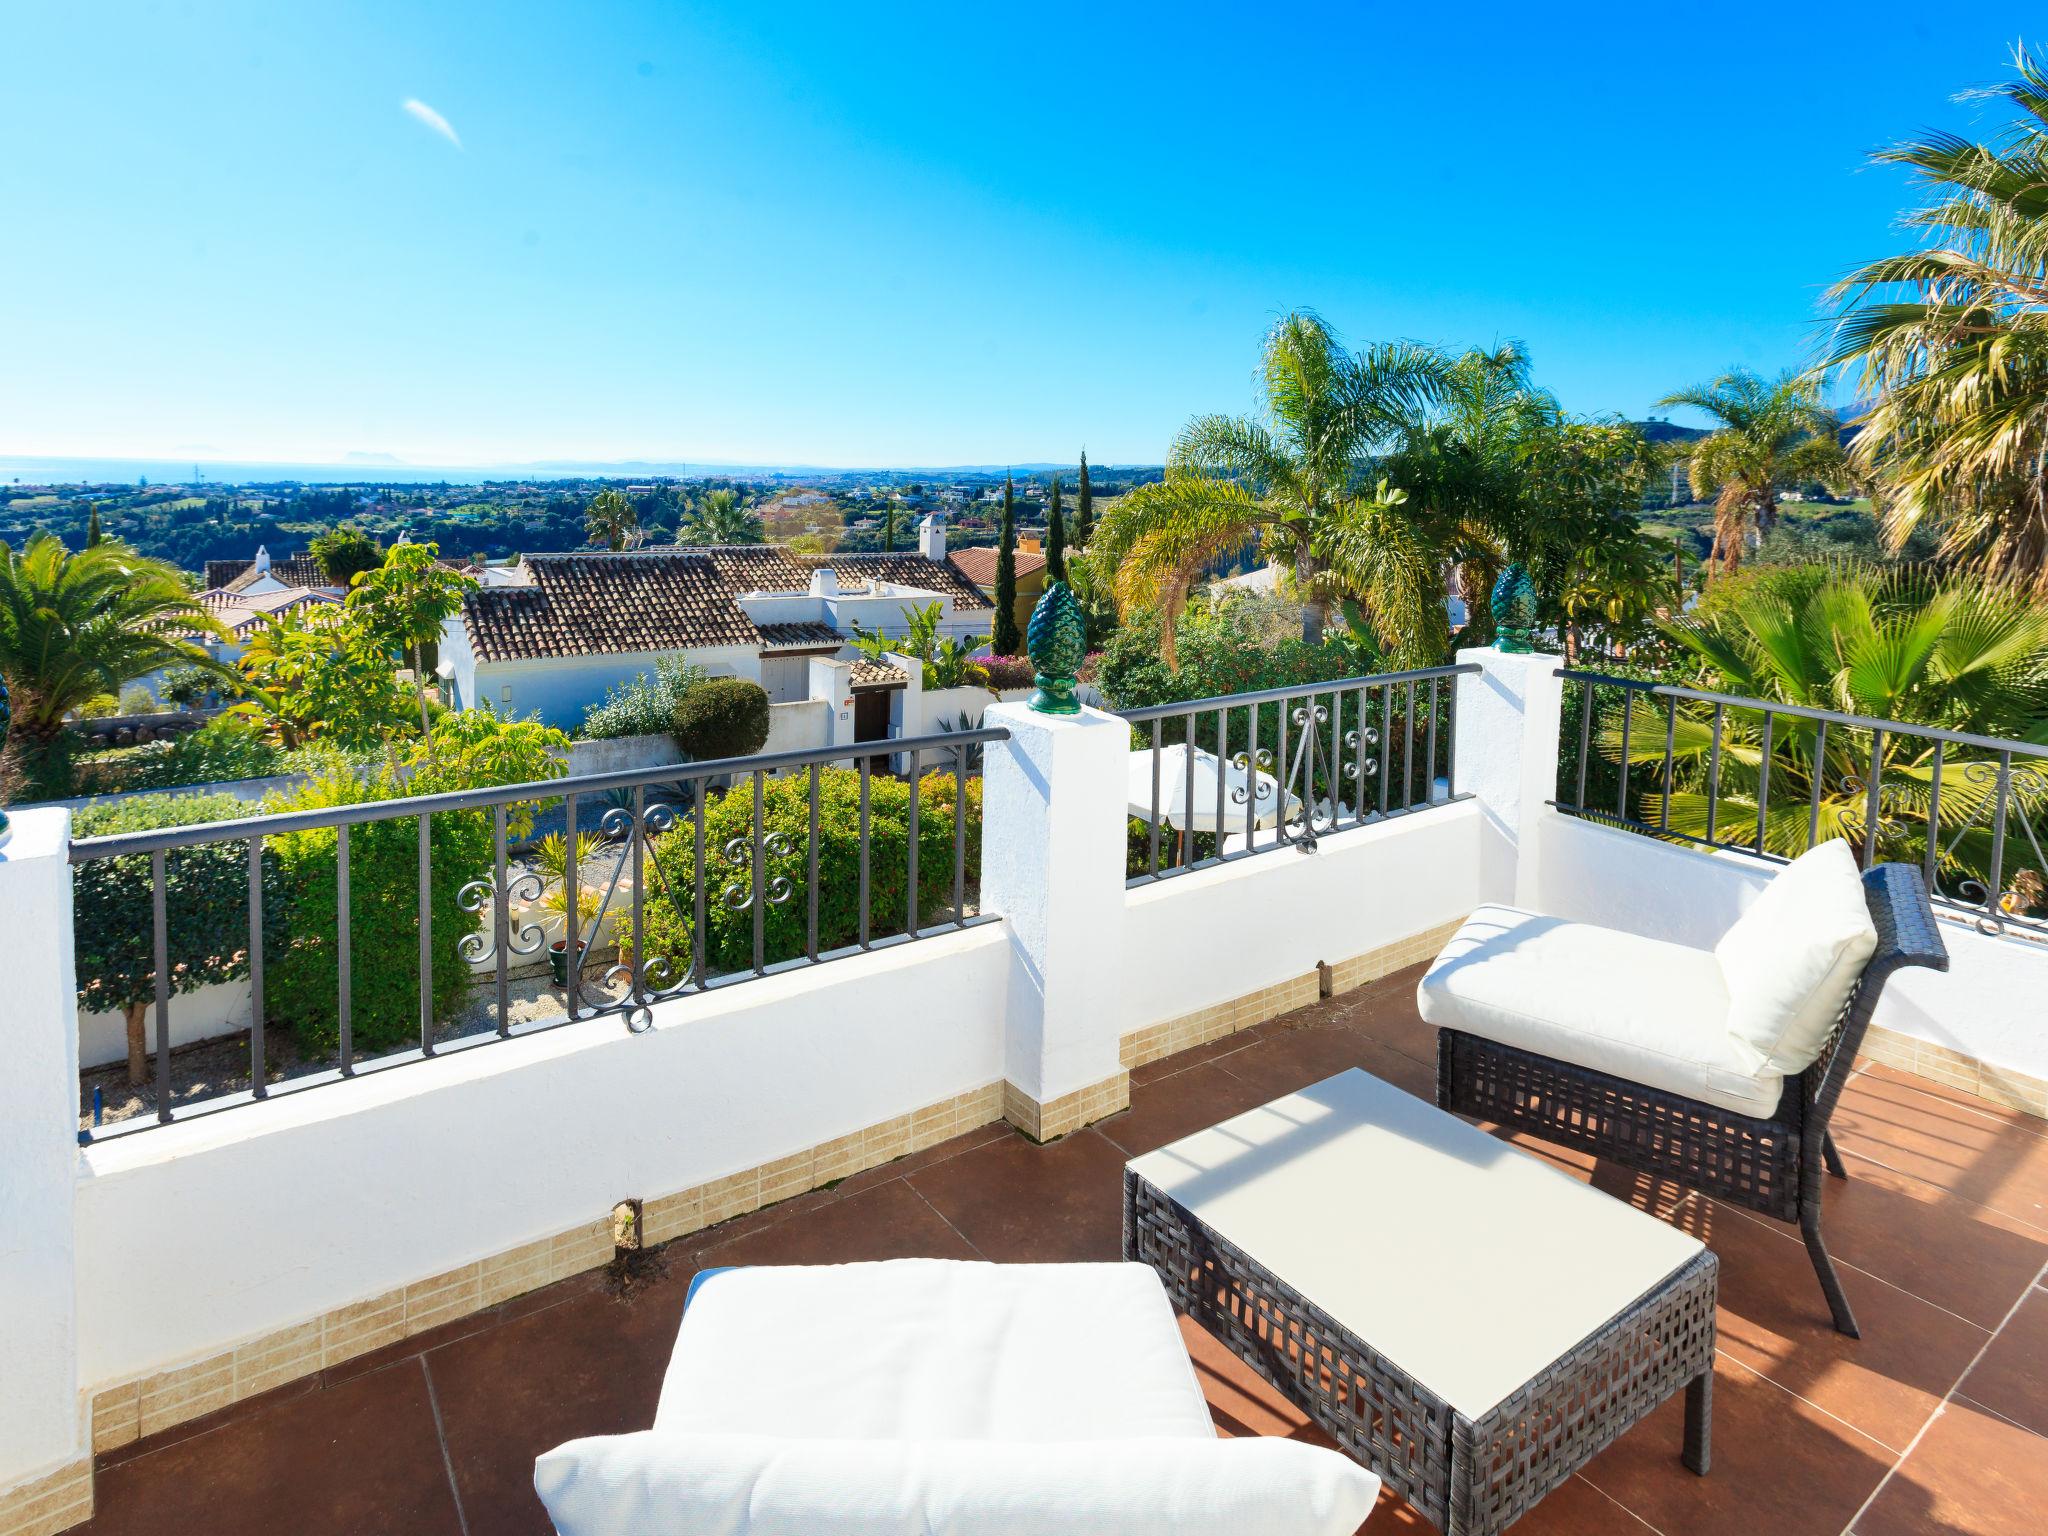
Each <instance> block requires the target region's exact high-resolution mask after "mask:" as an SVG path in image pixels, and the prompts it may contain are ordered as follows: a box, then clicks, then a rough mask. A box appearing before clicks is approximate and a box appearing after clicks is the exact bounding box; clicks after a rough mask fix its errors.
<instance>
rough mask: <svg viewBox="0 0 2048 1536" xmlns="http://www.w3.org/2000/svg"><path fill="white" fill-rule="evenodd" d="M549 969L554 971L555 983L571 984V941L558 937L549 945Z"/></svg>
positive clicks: (560, 984)
mask: <svg viewBox="0 0 2048 1536" xmlns="http://www.w3.org/2000/svg"><path fill="white" fill-rule="evenodd" d="M548 970H549V971H550V972H552V973H553V975H554V978H555V985H556V986H558V987H567V986H568V985H569V941H568V940H567V939H557V940H555V942H554V943H552V944H550V945H549V946H548Z"/></svg>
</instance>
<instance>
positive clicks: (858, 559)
mask: <svg viewBox="0 0 2048 1536" xmlns="http://www.w3.org/2000/svg"><path fill="white" fill-rule="evenodd" d="M815 563H816V564H819V565H829V566H831V567H832V570H833V572H834V573H835V574H836V575H837V576H838V577H839V585H840V586H841V587H851V586H863V587H864V586H869V585H871V584H872V583H874V582H877V581H884V582H889V583H891V584H892V585H895V586H899V587H919V588H922V589H923V590H924V591H927V592H943V593H945V594H946V595H947V596H948V597H950V598H952V599H953V601H954V603H955V604H956V605H957V606H959V607H961V608H993V607H994V606H995V604H993V603H991V602H990V601H989V600H988V599H987V598H986V597H984V596H983V595H982V592H981V588H979V587H977V586H976V585H975V584H974V583H973V582H972V581H970V580H968V579H967V577H966V575H965V574H963V573H962V572H961V570H960V568H959V567H958V566H956V565H954V564H953V563H952V561H950V560H927V559H925V557H924V556H923V555H906V554H894V555H830V556H827V557H826V558H825V559H823V560H820V561H817V562H815Z"/></svg>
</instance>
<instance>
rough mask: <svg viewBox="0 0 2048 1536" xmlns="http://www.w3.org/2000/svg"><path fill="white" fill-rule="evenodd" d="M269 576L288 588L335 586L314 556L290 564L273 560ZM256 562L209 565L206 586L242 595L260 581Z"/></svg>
mask: <svg viewBox="0 0 2048 1536" xmlns="http://www.w3.org/2000/svg"><path fill="white" fill-rule="evenodd" d="M264 574H267V575H268V576H269V577H270V579H271V580H273V581H281V582H283V583H284V584H285V585H286V586H288V587H326V586H332V585H333V583H332V582H330V581H329V580H328V579H327V572H326V571H324V570H322V569H321V568H320V562H319V561H318V560H315V559H314V558H313V557H312V556H311V555H293V556H292V557H291V558H290V559H287V560H273V561H271V562H270V569H269V571H268V572H266V573H264ZM257 575H258V572H257V570H256V562H255V561H254V560H209V561H207V562H206V585H207V586H208V587H209V588H218V589H220V590H221V591H225V592H239V591H241V590H242V589H243V588H244V587H246V586H248V585H249V584H250V583H251V582H253V581H255V580H256V579H257Z"/></svg>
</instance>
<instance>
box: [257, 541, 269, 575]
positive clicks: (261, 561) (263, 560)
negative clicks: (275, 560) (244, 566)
mask: <svg viewBox="0 0 2048 1536" xmlns="http://www.w3.org/2000/svg"><path fill="white" fill-rule="evenodd" d="M256 574H257V575H258V576H268V575H269V574H270V551H269V550H267V549H265V548H264V547H263V546H262V545H261V544H258V545H257V546H256Z"/></svg>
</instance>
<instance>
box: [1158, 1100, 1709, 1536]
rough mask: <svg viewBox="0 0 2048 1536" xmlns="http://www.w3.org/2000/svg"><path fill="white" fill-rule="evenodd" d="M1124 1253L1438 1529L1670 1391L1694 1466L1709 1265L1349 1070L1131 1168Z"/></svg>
mask: <svg viewBox="0 0 2048 1536" xmlns="http://www.w3.org/2000/svg"><path fill="white" fill-rule="evenodd" d="M1124 1253H1125V1256H1126V1257H1128V1258H1133V1259H1138V1260H1142V1261H1143V1262H1145V1263H1148V1264H1150V1265H1151V1266H1152V1267H1153V1268H1154V1269H1156V1270H1157V1271H1158V1272H1159V1274H1160V1276H1161V1278H1162V1279H1163V1280H1164V1281H1165V1282H1166V1288H1167V1292H1168V1294H1169V1295H1171V1296H1172V1297H1173V1300H1174V1304H1175V1305H1176V1306H1178V1307H1179V1308H1180V1309H1181V1310H1183V1311H1184V1312H1186V1313H1187V1315H1188V1316H1189V1317H1191V1318H1193V1319H1194V1320H1195V1321H1197V1322H1199V1323H1201V1324H1202V1325H1203V1326H1204V1327H1206V1328H1207V1329H1208V1330H1209V1331H1210V1332H1211V1333H1212V1334H1214V1335H1215V1336H1216V1337H1217V1338H1218V1339H1219V1340H1221V1341H1222V1342H1223V1343H1224V1344H1225V1345H1227V1346H1228V1347H1229V1348H1230V1350H1231V1351H1232V1352H1233V1353H1235V1354H1236V1355H1237V1356H1238V1357H1239V1358H1240V1359H1242V1360H1244V1361H1245V1362H1246V1363H1247V1364H1249V1365H1250V1366H1251V1367H1252V1368H1253V1369H1255V1370H1256V1371H1258V1372H1259V1374H1260V1375H1262V1376H1263V1377H1265V1378H1266V1380H1268V1381H1270V1382H1271V1383H1272V1384H1273V1385H1274V1386H1275V1387H1277V1388H1278V1389H1279V1390H1280V1391H1282V1392H1283V1393H1285V1394H1286V1395H1287V1396H1288V1398H1290V1399H1291V1400H1292V1401H1293V1402H1294V1403H1295V1404H1296V1405H1297V1406H1299V1407H1300V1408H1301V1409H1302V1411H1303V1412H1305V1413H1306V1414H1308V1415H1309V1416H1310V1417H1311V1418H1312V1419H1314V1420H1315V1422H1316V1423H1317V1424H1319V1425H1321V1426H1322V1427H1323V1429H1325V1430H1326V1431H1328V1433H1329V1434H1330V1435H1331V1436H1332V1437H1333V1438H1335V1440H1336V1441H1337V1443H1338V1444H1339V1445H1341V1446H1343V1447H1344V1448H1345V1449H1346V1450H1347V1451H1349V1452H1350V1453H1351V1454H1352V1455H1353V1456H1355V1457H1357V1458H1358V1460H1360V1461H1361V1462H1363V1463H1365V1464H1366V1465H1367V1466H1369V1467H1371V1468H1372V1469H1373V1470H1374V1471H1375V1472H1377V1473H1379V1474H1380V1476H1381V1477H1382V1478H1384V1479H1385V1480H1386V1482H1387V1484H1388V1486H1389V1487H1391V1488H1393V1489H1394V1491H1395V1492H1397V1493H1399V1494H1401V1495H1402V1496H1403V1497H1404V1498H1406V1499H1407V1500H1408V1501H1409V1502H1410V1503H1411V1504H1413V1505H1414V1506H1415V1507H1416V1508H1417V1509H1419V1510H1420V1511H1421V1512H1422V1513H1423V1514H1424V1515H1425V1516H1427V1517H1428V1518H1429V1519H1430V1520H1431V1521H1433V1522H1435V1524H1436V1525H1437V1527H1438V1529H1440V1530H1442V1531H1444V1532H1445V1533H1446V1536H1486V1533H1490V1532H1494V1531H1499V1530H1503V1529H1505V1528H1506V1527H1507V1526H1509V1525H1510V1524H1512V1523H1513V1522H1514V1521H1515V1520H1516V1519H1518V1518H1519V1517H1520V1516H1522V1515H1523V1514H1525V1513H1526V1512H1527V1511H1528V1510H1529V1509H1531V1508H1532V1507H1533V1506H1534V1505H1535V1504H1536V1502H1537V1501H1538V1500H1540V1499H1541V1498H1542V1497H1543V1496H1544V1495H1545V1494H1547V1493H1548V1492H1549V1491H1550V1490H1551V1489H1553V1488H1555V1487H1556V1486H1557V1485H1558V1484H1560V1483H1562V1482H1563V1481H1564V1480H1565V1479H1566V1478H1568V1477H1570V1476H1571V1474H1572V1473H1573V1472H1574V1471H1576V1470H1577V1469H1578V1468H1580V1467H1582V1466H1584V1465H1585V1464H1586V1463H1587V1462H1588V1461H1590V1460H1591V1459H1592V1458H1593V1457H1594V1456H1595V1455H1597V1454H1598V1453H1599V1452H1600V1451H1601V1450H1603V1449H1604V1448H1606V1447H1607V1446H1608V1445H1610V1444H1612V1443H1613V1441H1614V1440H1615V1439H1616V1438H1617V1437H1618V1436H1620V1435H1621V1434H1622V1433H1623V1432H1624V1431H1626V1430H1627V1429H1628V1428H1629V1427H1630V1426H1631V1425H1633V1424H1635V1423H1636V1422H1638V1421H1639V1420H1641V1419H1642V1418H1644V1417H1645V1416H1646V1415H1648V1414H1649V1413H1650V1412H1651V1411H1652V1410H1653V1409H1655V1408H1656V1407H1658V1405H1660V1404H1661V1403H1663V1402H1664V1401H1665V1400H1666V1399H1667V1398H1669V1397H1671V1396H1672V1395H1673V1394H1674V1393H1676V1392H1678V1391H1679V1390H1680V1389H1681V1388H1684V1389H1686V1407H1685V1443H1684V1446H1683V1449H1682V1453H1683V1457H1684V1461H1685V1464H1686V1465H1687V1466H1688V1467H1690V1468H1691V1469H1692V1470H1693V1471H1695V1472H1698V1473H1704V1472H1705V1471H1706V1470H1707V1453H1708V1424H1709V1418H1710V1415H1711V1411H1712V1401H1713V1399H1712V1392H1713V1369H1714V1303H1715V1283H1716V1279H1717V1275H1718V1269H1719V1266H1718V1262H1717V1261H1716V1259H1715V1257H1714V1255H1713V1254H1712V1253H1710V1252H1708V1251H1707V1250H1706V1248H1705V1247H1704V1246H1703V1245H1702V1244H1701V1243H1700V1242H1699V1241H1698V1240H1697V1239H1695V1238H1692V1237H1689V1236H1687V1235H1686V1234H1684V1233H1682V1232H1680V1231H1678V1230H1677V1229H1675V1228H1673V1227H1670V1226H1668V1225H1666V1224H1665V1223H1663V1222H1660V1221H1658V1220H1656V1219H1655V1218H1654V1217H1651V1216H1648V1215H1645V1214H1644V1213H1642V1212H1640V1211H1637V1210H1634V1209H1632V1208H1630V1207H1629V1206H1627V1205H1624V1204H1622V1203H1621V1202H1620V1201H1617V1200H1612V1199H1610V1198H1608V1197H1607V1196H1606V1195H1604V1194H1602V1193H1600V1192H1599V1191H1598V1190H1595V1189H1593V1188H1591V1187H1589V1186H1587V1185H1584V1184H1581V1183H1579V1182H1578V1181H1577V1180H1576V1179H1573V1178H1572V1177H1570V1176H1569V1175H1568V1174H1565V1173H1564V1172H1562V1171H1560V1170H1559V1169H1557V1168H1555V1167H1552V1166H1551V1165H1550V1164H1548V1163H1545V1162H1543V1161H1542V1160H1540V1159H1538V1158H1535V1157H1531V1156H1529V1155H1528V1154H1527V1153H1524V1152H1522V1151H1519V1150H1518V1149H1516V1148H1514V1147H1511V1146H1508V1145H1507V1144H1505V1143H1504V1142H1501V1141H1498V1140H1496V1139H1495V1138H1493V1137H1491V1136H1489V1135H1487V1134H1486V1133H1485V1132H1483V1131H1480V1130H1478V1129H1476V1128H1474V1127H1473V1126H1470V1125H1468V1124H1466V1123H1465V1122H1464V1121H1462V1120H1460V1119H1458V1118H1456V1117H1455V1116H1453V1115H1449V1114H1446V1113H1444V1112H1443V1111H1442V1110H1439V1109H1437V1108H1436V1107H1435V1106H1434V1105H1431V1104H1425V1103H1424V1102H1423V1101H1421V1100H1420V1099H1417V1098H1414V1097H1413V1096H1411V1095H1409V1094H1406V1093H1403V1092H1402V1091H1401V1090H1400V1089H1398V1088H1394V1087H1392V1086H1391V1085H1389V1084H1387V1083H1383V1082H1381V1081H1380V1080H1379V1079H1378V1078H1375V1077H1372V1076H1370V1075H1369V1074H1367V1073H1364V1072H1360V1071H1350V1072H1343V1073H1340V1074H1338V1075H1337V1076H1336V1077H1333V1078H1330V1079H1328V1080H1327V1081H1324V1082H1321V1083H1317V1084H1316V1085H1314V1086H1313V1087H1310V1088H1305V1089H1303V1090H1302V1091H1301V1092H1299V1093H1294V1094H1290V1095H1288V1096H1287V1097H1285V1098H1282V1099H1276V1100H1274V1101H1273V1102H1272V1103H1271V1104H1267V1105H1265V1106H1263V1107H1261V1108H1259V1109H1255V1110H1252V1111H1250V1112H1249V1113H1246V1114H1242V1115H1239V1116H1237V1117H1236V1118H1235V1119H1232V1120H1227V1121H1225V1122H1224V1123H1223V1124H1221V1125H1218V1126H1213V1127H1211V1128H1210V1129H1209V1130H1206V1131H1201V1132H1198V1133H1196V1134H1195V1135H1193V1136H1189V1137H1187V1138H1185V1139H1183V1140H1181V1141H1178V1142H1175V1143H1174V1144H1173V1145H1171V1146H1168V1147H1164V1148H1161V1149H1160V1150H1159V1151H1157V1152H1152V1153H1149V1154H1147V1155H1146V1156H1144V1157H1140V1158H1136V1159H1134V1160H1133V1161H1132V1162H1131V1163H1130V1164H1129V1165H1128V1166H1127V1167H1126V1169H1125V1171H1124Z"/></svg>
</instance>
